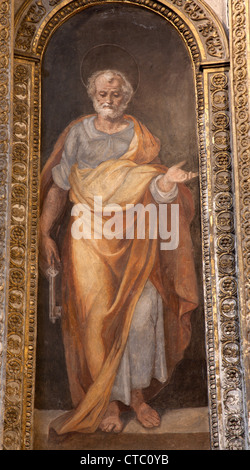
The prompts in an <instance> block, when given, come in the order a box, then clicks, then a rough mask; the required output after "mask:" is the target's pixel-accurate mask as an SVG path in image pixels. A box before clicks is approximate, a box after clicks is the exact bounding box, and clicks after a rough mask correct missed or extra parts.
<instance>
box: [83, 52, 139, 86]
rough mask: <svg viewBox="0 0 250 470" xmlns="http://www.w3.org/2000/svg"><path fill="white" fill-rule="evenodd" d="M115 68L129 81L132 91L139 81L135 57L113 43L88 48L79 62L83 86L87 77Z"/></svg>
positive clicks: (85, 84)
mask: <svg viewBox="0 0 250 470" xmlns="http://www.w3.org/2000/svg"><path fill="white" fill-rule="evenodd" d="M107 69H109V70H117V71H118V72H121V73H123V74H124V75H125V76H126V78H127V79H128V80H129V82H130V83H131V85H132V87H133V90H134V93H135V92H136V91H137V89H138V86H139V81H140V72H139V67H138V64H137V62H136V60H135V58H134V57H133V56H132V55H131V54H130V53H129V52H127V51H126V49H123V48H122V47H121V46H118V45H115V44H100V45H98V46H95V47H93V48H92V49H90V50H89V51H88V52H87V54H86V55H85V56H84V57H83V59H82V62H81V68H80V72H81V79H82V82H83V84H84V86H85V87H87V85H88V79H89V77H90V76H91V75H92V74H93V73H95V72H98V71H101V70H107Z"/></svg>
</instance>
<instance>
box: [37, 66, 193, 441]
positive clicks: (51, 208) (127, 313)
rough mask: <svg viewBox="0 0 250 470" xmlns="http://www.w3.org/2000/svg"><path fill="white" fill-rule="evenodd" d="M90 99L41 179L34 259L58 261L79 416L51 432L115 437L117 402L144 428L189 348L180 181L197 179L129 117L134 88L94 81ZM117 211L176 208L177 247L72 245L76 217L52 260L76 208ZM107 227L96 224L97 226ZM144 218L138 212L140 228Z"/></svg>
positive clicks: (187, 200)
mask: <svg viewBox="0 0 250 470" xmlns="http://www.w3.org/2000/svg"><path fill="white" fill-rule="evenodd" d="M88 93H89V95H90V97H91V98H92V100H93V105H94V108H95V111H96V114H94V115H91V116H84V117H81V118H79V119H77V120H76V121H74V122H73V123H71V124H70V125H69V126H68V127H67V128H66V130H65V131H64V132H63V134H62V135H61V136H60V137H59V139H58V141H57V143H56V145H55V148H54V151H53V153H52V155H51V157H50V158H49V160H48V162H47V164H46V165H45V168H44V170H43V173H42V180H41V204H42V212H41V218H40V255H41V260H42V264H43V266H46V267H48V266H51V265H53V264H54V263H61V265H62V298H63V304H62V331H63V341H64V348H65V357H66V364H67V372H68V378H69V385H70V391H71V397H72V402H73V406H74V409H73V410H71V411H69V412H67V413H65V414H63V415H62V416H60V417H59V418H57V419H56V420H55V421H54V422H53V423H52V425H51V426H52V427H53V429H54V430H55V431H56V433H57V434H65V433H68V432H72V431H77V432H94V431H95V430H96V429H97V428H100V429H101V430H102V431H106V432H111V431H113V432H120V431H121V430H122V428H123V423H122V420H121V417H120V412H121V406H120V405H121V404H125V405H127V406H130V407H131V408H132V409H133V410H134V412H135V414H136V417H137V419H138V420H139V422H140V423H141V424H142V425H143V426H144V427H147V428H153V427H157V426H159V425H160V416H159V414H158V413H157V411H156V410H154V409H153V408H152V407H151V406H149V405H148V403H146V396H152V394H154V393H156V390H157V389H159V387H161V386H162V385H163V384H165V383H166V382H167V381H168V380H169V378H170V377H171V373H172V371H173V369H174V367H175V365H176V364H177V363H178V362H179V361H180V359H181V358H182V357H183V352H184V350H185V348H186V347H187V345H188V343H189V341H190V334H191V331H190V315H191V312H192V311H193V310H194V309H195V308H196V307H197V288H196V278H195V268H194V262H193V252H192V242H191V237H190V231H189V226H190V223H191V220H192V217H193V205H192V198H191V194H190V192H189V190H188V189H187V188H186V186H185V185H184V184H183V182H186V181H188V180H190V179H191V178H193V177H194V176H196V174H194V173H192V172H189V173H188V172H186V171H184V170H183V169H181V166H182V165H183V162H182V163H181V164H177V165H174V166H172V167H171V168H169V169H167V168H166V167H165V166H163V165H161V163H160V161H159V157H158V155H159V151H160V143H159V140H158V139H157V138H155V137H154V136H153V135H152V134H151V133H150V132H149V130H148V129H147V128H146V127H145V126H144V125H143V124H142V123H140V122H139V121H138V120H136V119H135V118H134V117H132V116H129V115H125V114H124V111H125V109H126V107H127V105H128V103H129V101H130V99H131V97H132V94H133V89H132V87H131V85H130V83H129V82H128V81H127V79H126V77H125V76H124V75H123V74H122V73H120V72H119V71H113V70H106V71H100V72H97V73H95V74H94V75H93V76H92V77H91V78H90V80H89V86H88ZM95 196H101V197H102V199H103V202H104V203H105V204H116V205H117V204H119V206H120V207H121V210H122V211H123V214H124V215H125V207H126V206H127V204H133V205H136V204H139V203H140V204H143V205H144V206H146V205H147V204H149V203H154V204H161V203H164V204H166V203H168V204H170V203H172V202H175V203H176V204H179V207H180V210H179V223H180V240H179V246H178V248H177V249H176V250H174V251H172V252H171V251H165V252H161V251H160V248H159V246H160V245H159V238H158V239H157V238H152V239H151V238H150V236H149V226H148V225H147V224H146V236H145V239H143V240H142V239H139V238H137V237H136V236H135V238H134V239H133V240H132V239H126V236H125V235H124V237H120V238H119V239H118V238H117V239H115V238H113V239H111V240H107V239H104V238H103V237H102V238H99V237H98V238H97V239H95V238H94V236H93V238H91V239H78V240H76V239H74V237H72V235H71V227H72V223H73V222H74V220H75V218H74V217H71V222H70V224H69V227H68V230H67V233H66V236H65V238H64V245H63V249H62V252H61V256H59V252H58V248H57V244H56V240H55V239H53V238H52V235H51V234H52V231H53V229H54V227H55V226H56V224H57V223H58V222H59V219H60V217H61V216H62V214H63V213H64V209H65V205H66V202H67V199H68V197H69V198H70V201H71V202H72V204H79V203H80V204H87V205H88V207H90V208H91V210H92V211H94V198H95ZM105 221H106V219H105V217H104V216H103V215H101V216H100V224H101V225H103V224H104V222H105ZM139 223H140V221H139V218H138V217H137V216H136V214H135V216H134V224H135V226H137V228H138V226H139Z"/></svg>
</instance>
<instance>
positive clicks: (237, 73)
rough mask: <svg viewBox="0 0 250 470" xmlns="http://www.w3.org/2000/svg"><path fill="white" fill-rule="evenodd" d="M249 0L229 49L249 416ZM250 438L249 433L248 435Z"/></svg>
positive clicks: (236, 15)
mask: <svg viewBox="0 0 250 470" xmlns="http://www.w3.org/2000/svg"><path fill="white" fill-rule="evenodd" d="M249 6H250V5H249V1H247V0H246V1H240V0H231V4H230V28H231V40H230V49H231V56H232V69H231V82H232V94H231V100H232V109H233V117H234V120H233V122H234V125H233V144H234V168H235V175H234V178H235V181H234V185H235V189H236V191H235V204H236V220H237V227H238V230H237V241H238V243H237V255H238V266H237V267H238V272H239V282H240V286H241V289H240V291H239V305H240V311H241V339H242V348H243V364H244V368H245V392H246V406H247V412H248V417H249V418H250V356H249V352H250V281H249V280H250V263H249V259H250V258H249V251H250V214H249V212H250V200H249V194H250V94H249V83H250V75H249V65H248V67H247V64H248V61H249V58H250V19H249ZM249 439H250V435H249Z"/></svg>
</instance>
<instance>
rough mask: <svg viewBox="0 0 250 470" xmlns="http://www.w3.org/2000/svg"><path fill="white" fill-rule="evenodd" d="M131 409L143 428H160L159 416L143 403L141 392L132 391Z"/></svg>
mask: <svg viewBox="0 0 250 470" xmlns="http://www.w3.org/2000/svg"><path fill="white" fill-rule="evenodd" d="M131 407H132V408H133V410H134V411H135V413H136V417H137V419H138V421H139V422H140V423H141V424H142V426H144V427H145V428H155V427H158V426H160V424H161V419H160V416H159V415H158V413H157V411H155V410H153V408H151V406H149V405H147V403H145V401H144V397H143V394H142V391H141V390H132V393H131Z"/></svg>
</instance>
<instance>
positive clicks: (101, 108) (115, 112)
mask: <svg viewBox="0 0 250 470" xmlns="http://www.w3.org/2000/svg"><path fill="white" fill-rule="evenodd" d="M93 106H94V109H95V111H96V113H97V114H100V115H101V116H102V117H104V118H105V117H109V118H111V119H116V118H118V117H121V116H122V115H123V113H124V111H125V109H126V108H127V104H125V103H123V104H121V105H120V106H114V107H113V109H110V108H106V107H105V105H103V104H102V105H100V104H99V103H98V101H97V100H96V99H95V98H94V99H93Z"/></svg>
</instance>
